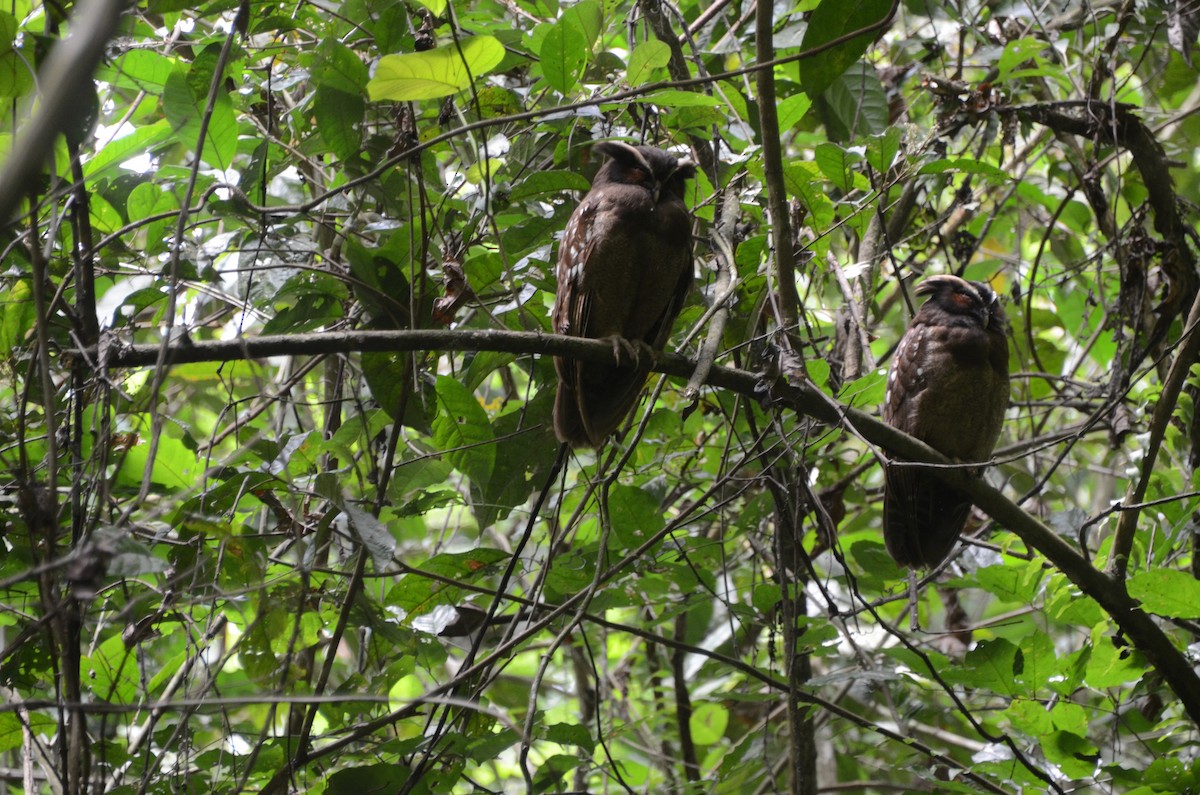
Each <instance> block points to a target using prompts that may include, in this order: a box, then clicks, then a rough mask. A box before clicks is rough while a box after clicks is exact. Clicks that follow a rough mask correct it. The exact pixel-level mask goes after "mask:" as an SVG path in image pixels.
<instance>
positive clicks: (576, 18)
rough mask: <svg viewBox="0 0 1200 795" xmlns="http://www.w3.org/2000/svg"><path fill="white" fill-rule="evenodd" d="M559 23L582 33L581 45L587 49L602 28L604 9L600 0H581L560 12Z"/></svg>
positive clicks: (594, 42)
mask: <svg viewBox="0 0 1200 795" xmlns="http://www.w3.org/2000/svg"><path fill="white" fill-rule="evenodd" d="M559 24H560V25H569V26H571V27H573V28H575V29H576V30H578V31H579V32H580V33H581V34H583V46H584V47H585V48H586V49H588V50H589V51H590V50H591V49H592V47H593V46H594V45H595V44H596V39H598V38H600V32H601V31H603V30H604V9H603V7H602V5H601V2H600V0H582V2H579V3H576V4H575V5H573V6H571V7H570V8H567V9H565V10H564V11H563V12H562V19H560V20H559Z"/></svg>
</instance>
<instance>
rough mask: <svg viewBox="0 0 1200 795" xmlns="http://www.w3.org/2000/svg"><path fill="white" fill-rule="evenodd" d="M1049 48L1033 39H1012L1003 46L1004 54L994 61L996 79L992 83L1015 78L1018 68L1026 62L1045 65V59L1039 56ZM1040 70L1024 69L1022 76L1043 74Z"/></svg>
mask: <svg viewBox="0 0 1200 795" xmlns="http://www.w3.org/2000/svg"><path fill="white" fill-rule="evenodd" d="M1048 47H1049V44H1047V43H1046V42H1045V41H1042V40H1039V39H1035V38H1033V37H1025V38H1021V39H1013V40H1012V41H1010V42H1008V43H1007V44H1005V45H1004V52H1002V53H1001V54H1000V58H999V60H998V61H996V78H995V80H994V81H993V82H996V83H1003V82H1004V81H1006V80H1010V79H1012V78H1013V77H1014V76H1016V72H1017V70H1018V68H1019V67H1020V66H1021V65H1022V64H1024V63H1026V62H1028V61H1033V62H1035V63H1037V64H1038V65H1039V66H1040V65H1042V64H1044V63H1045V59H1043V58H1042V57H1041V54H1042V53H1043V52H1044V51H1045V50H1046V49H1047V48H1048ZM1044 73H1045V72H1044V71H1043V70H1042V69H1025V70H1022V74H1026V75H1030V74H1044Z"/></svg>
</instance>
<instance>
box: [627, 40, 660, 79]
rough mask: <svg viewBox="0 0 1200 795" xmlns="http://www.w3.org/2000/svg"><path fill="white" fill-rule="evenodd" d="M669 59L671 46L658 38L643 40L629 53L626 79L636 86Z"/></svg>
mask: <svg viewBox="0 0 1200 795" xmlns="http://www.w3.org/2000/svg"><path fill="white" fill-rule="evenodd" d="M670 60H671V48H670V47H668V46H667V45H666V44H664V43H663V42H661V41H659V40H658V39H650V40H649V41H644V42H642V43H641V44H639V45H638V46H637V47H635V48H634V50H633V52H632V53H630V55H629V67H628V68H627V69H626V72H625V74H626V79H627V80H628V81H629V85H631V86H638V85H641V84H642V83H644V82H646V81H647V80H649V79H650V78H651V76H652V75H653V73H654V70H655V69H661V68H662V67H664V66H666V65H667V63H668V62H669V61H670Z"/></svg>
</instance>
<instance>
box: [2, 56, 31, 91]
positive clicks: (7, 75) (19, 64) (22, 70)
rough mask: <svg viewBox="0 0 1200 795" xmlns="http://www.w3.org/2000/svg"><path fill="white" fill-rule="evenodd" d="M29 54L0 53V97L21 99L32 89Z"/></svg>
mask: <svg viewBox="0 0 1200 795" xmlns="http://www.w3.org/2000/svg"><path fill="white" fill-rule="evenodd" d="M28 59H29V53H27V52H22V51H18V50H4V51H0V97H23V96H25V95H26V94H28V93H29V92H30V91H31V90H32V89H33V85H34V83H33V73H32V72H31V71H30V69H29V60H28Z"/></svg>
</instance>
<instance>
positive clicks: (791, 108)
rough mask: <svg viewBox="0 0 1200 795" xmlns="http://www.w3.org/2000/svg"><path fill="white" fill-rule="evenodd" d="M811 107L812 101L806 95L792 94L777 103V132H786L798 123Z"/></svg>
mask: <svg viewBox="0 0 1200 795" xmlns="http://www.w3.org/2000/svg"><path fill="white" fill-rule="evenodd" d="M811 107H812V99H811V98H810V97H809V96H808V95H807V94H793V95H792V96H790V97H788V98H787V99H785V100H783V101H782V102H780V103H779V109H778V111H777V112H778V114H779V130H780V132H787V131H788V130H790V129H792V128H793V127H795V126H796V125H797V124H799V123H800V120H801V119H803V118H804V115H805V114H806V113H808V109H809V108H811Z"/></svg>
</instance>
